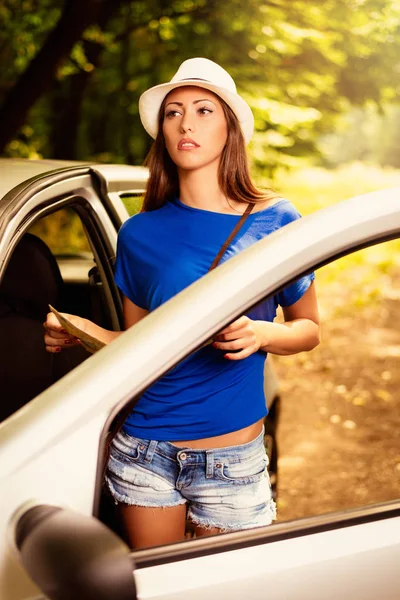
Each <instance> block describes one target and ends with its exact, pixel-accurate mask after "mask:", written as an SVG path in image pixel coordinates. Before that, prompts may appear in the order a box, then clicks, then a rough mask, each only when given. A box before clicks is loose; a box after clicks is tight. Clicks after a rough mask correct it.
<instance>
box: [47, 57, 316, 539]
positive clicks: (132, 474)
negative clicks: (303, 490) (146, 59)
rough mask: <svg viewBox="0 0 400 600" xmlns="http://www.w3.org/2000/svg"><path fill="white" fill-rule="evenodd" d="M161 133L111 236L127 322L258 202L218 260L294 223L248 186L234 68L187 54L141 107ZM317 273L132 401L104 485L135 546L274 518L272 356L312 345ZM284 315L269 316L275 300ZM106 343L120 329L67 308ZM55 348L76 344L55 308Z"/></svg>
mask: <svg viewBox="0 0 400 600" xmlns="http://www.w3.org/2000/svg"><path fill="white" fill-rule="evenodd" d="M139 110H140V116H141V119H142V123H143V125H144V127H145V129H146V131H147V132H148V133H149V134H150V135H151V136H152V137H154V138H155V142H154V144H153V148H152V151H151V153H150V158H149V167H150V179H149V184H148V188H147V191H146V195H145V199H144V206H143V211H142V212H141V213H140V214H139V215H136V216H134V217H131V218H130V219H129V220H128V221H127V222H125V223H124V225H123V226H122V228H121V231H120V234H119V238H118V249H117V261H116V272H115V279H116V283H117V285H118V286H119V288H120V289H121V291H122V293H123V299H124V318H125V326H126V328H128V327H131V326H132V325H134V324H135V323H137V322H138V321H139V320H140V319H142V318H143V317H144V316H145V315H146V314H147V313H148V312H149V311H152V310H154V309H155V308H156V307H157V306H159V305H160V304H162V303H163V302H165V301H166V300H168V299H169V298H171V297H172V296H174V295H175V294H176V293H178V292H179V291H181V290H182V289H183V288H185V287H187V286H188V285H189V284H191V283H192V282H194V281H195V280H197V279H198V278H199V277H201V276H203V275H204V274H206V273H207V271H208V270H209V269H210V266H211V264H212V263H213V260H214V258H215V256H216V255H217V254H218V251H219V250H220V248H221V246H223V243H224V241H225V240H226V238H227V237H228V236H229V234H230V233H231V231H232V229H233V228H234V226H235V225H236V224H237V222H238V220H239V219H240V217H241V215H242V214H243V213H244V212H245V210H246V208H247V207H248V206H249V205H250V206H249V209H248V210H250V208H251V209H252V211H251V214H250V215H249V216H248V217H247V220H246V221H245V223H244V225H243V226H242V228H241V229H240V231H239V233H238V234H237V235H236V236H235V238H234V240H233V242H232V243H231V244H230V245H229V247H228V249H227V251H226V252H225V253H224V255H223V257H222V259H221V260H222V261H223V260H226V259H229V258H230V257H231V256H232V255H234V254H236V253H237V252H239V251H240V250H241V249H243V248H245V247H247V246H249V245H251V244H252V243H254V242H255V241H257V240H258V239H261V238H262V237H264V236H265V235H268V234H269V233H271V232H272V231H274V230H276V229H279V228H280V227H282V226H283V225H285V224H286V223H289V222H290V221H293V220H295V219H297V218H299V216H300V215H299V213H298V212H297V211H296V209H295V208H294V207H293V205H292V204H291V203H290V202H288V201H287V200H284V199H282V198H279V197H278V196H276V195H275V194H273V193H272V192H268V193H265V192H260V191H258V190H257V189H256V188H255V187H254V185H253V184H252V182H251V180H250V177H249V173H248V168H247V161H246V153H245V142H248V141H249V140H250V138H251V136H252V133H253V115H252V113H251V110H250V108H249V106H248V105H247V104H246V102H245V101H244V100H243V99H242V98H241V97H240V96H239V95H238V94H237V93H236V87H235V84H234V82H233V80H232V78H231V77H230V75H229V74H228V73H227V72H226V71H225V70H224V69H222V68H221V67H220V66H219V65H217V64H215V63H213V62H211V61H209V60H207V59H204V58H194V59H190V60H187V61H185V62H184V63H183V64H182V65H181V66H180V68H179V70H178V72H177V73H176V74H175V76H174V77H173V79H172V80H171V82H170V83H167V84H161V85H159V86H155V87H154V88H151V89H150V90H148V91H147V92H145V93H144V94H143V95H142V97H141V98H140V102H139ZM313 279H314V276H313V274H312V275H309V276H306V277H303V278H302V279H300V280H298V281H297V282H295V283H294V284H293V285H291V286H289V287H287V288H286V289H285V290H283V291H282V292H281V293H280V294H278V295H277V296H276V297H275V298H273V299H271V300H269V301H266V302H264V303H262V304H261V305H259V306H258V307H257V308H256V309H254V310H252V311H251V312H249V313H248V314H247V315H245V316H242V317H240V318H239V319H237V320H236V321H235V322H233V323H232V324H230V325H229V326H228V327H226V328H225V329H224V330H223V331H221V332H219V334H218V335H216V336H215V337H214V340H213V343H212V344H211V345H208V346H206V347H204V348H202V349H200V350H199V351H197V352H195V353H193V354H192V355H191V356H189V357H188V358H187V359H185V360H184V361H183V362H182V363H180V364H179V365H177V366H176V367H175V368H174V369H173V370H172V371H170V372H169V373H167V374H166V375H165V376H164V377H163V378H162V379H161V380H160V381H158V382H157V383H155V384H154V385H152V386H151V387H150V389H148V390H147V391H146V392H145V393H144V394H143V396H142V397H141V398H140V400H139V402H138V404H137V406H136V407H135V408H134V409H133V411H132V413H131V414H130V415H129V417H128V419H127V420H126V421H125V423H124V425H123V426H122V428H121V430H120V432H119V433H118V434H117V435H116V437H115V439H114V440H113V443H112V444H111V455H110V460H109V464H108V469H107V473H106V481H107V484H108V487H109V489H110V492H111V494H112V495H113V497H114V499H115V501H116V503H117V504H118V505H119V507H120V513H121V517H122V520H123V523H124V526H125V529H126V531H127V535H128V537H129V540H130V543H131V544H132V546H133V547H135V548H138V547H146V546H153V545H158V544H162V543H167V542H173V541H178V540H181V539H183V538H184V535H185V522H186V518H189V519H190V520H191V521H192V523H193V526H194V529H195V532H196V535H197V536H201V535H205V534H210V533H217V532H221V531H233V530H238V529H245V528H250V527H256V526H261V525H267V524H269V523H271V521H272V520H273V519H274V518H275V505H274V502H273V500H272V498H271V488H270V485H269V479H268V472H267V462H268V459H267V456H266V453H265V449H264V445H263V418H264V416H265V413H266V408H265V399H264V393H263V367H264V361H265V357H266V353H267V352H272V353H274V354H281V355H286V354H294V353H297V352H302V351H305V350H311V349H312V348H314V347H315V346H316V345H317V344H318V343H319V317H318V309H317V301H316V294H315V289H314V283H313ZM278 304H280V305H281V306H282V307H283V313H284V317H285V322H284V323H281V324H278V323H274V322H273V320H274V318H275V313H276V307H277V305H278ZM72 320H73V322H74V323H75V324H76V325H77V326H78V327H81V328H83V329H85V330H86V331H87V332H89V333H91V334H92V335H94V336H96V337H98V338H100V339H102V340H103V341H104V342H106V343H109V342H111V341H112V340H113V339H114V338H115V337H116V336H118V335H120V332H112V331H107V330H104V329H102V328H100V327H98V326H97V325H95V324H94V323H92V322H90V321H87V320H85V319H81V318H79V317H72ZM45 327H46V330H47V331H46V335H45V343H46V347H47V350H48V351H49V352H58V351H60V350H61V349H62V348H64V347H68V346H71V345H74V344H75V343H77V341H76V340H75V339H74V338H72V337H70V336H68V335H67V334H66V333H65V332H63V331H62V330H61V326H60V324H59V323H58V321H57V320H56V319H55V317H54V315H52V314H49V316H48V319H47V322H46V324H45Z"/></svg>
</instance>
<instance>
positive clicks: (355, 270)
mask: <svg viewBox="0 0 400 600" xmlns="http://www.w3.org/2000/svg"><path fill="white" fill-rule="evenodd" d="M399 250H400V242H399V240H396V241H390V242H384V243H381V244H378V245H376V246H373V247H371V248H367V249H363V250H359V251H356V252H353V253H351V254H349V255H348V256H345V257H343V258H339V259H337V260H333V261H332V262H331V263H330V264H328V265H326V266H323V267H321V268H320V269H318V270H317V271H316V277H317V279H316V282H317V283H316V285H317V289H318V296H319V304H320V312H321V320H322V343H321V344H320V346H318V347H317V348H316V349H314V350H313V351H312V352H310V353H301V354H298V355H293V356H285V357H277V356H274V357H273V361H272V362H271V363H270V367H269V369H270V372H268V370H267V371H266V377H268V376H269V377H272V378H274V379H275V378H276V379H277V381H275V382H274V396H273V398H272V401H275V402H277V401H278V402H279V411H278V410H274V409H273V408H272V410H271V413H270V416H269V417H267V422H268V421H270V422H271V425H272V427H271V428H270V431H274V435H275V437H276V442H277V447H278V449H279V452H277V451H275V452H276V456H275V461H276V462H277V464H276V462H275V464H274V465H273V467H274V469H275V470H277V473H275V471H273V476H274V480H275V478H276V479H277V486H276V492H277V504H278V522H283V521H287V520H292V519H299V518H302V517H310V516H315V515H321V514H324V513H328V512H332V511H341V510H344V509H349V508H354V507H363V506H367V505H371V504H374V503H380V502H385V501H390V500H394V499H397V498H398V497H399V482H400V455H399V451H398V438H397V431H398V428H399V426H400V410H399V408H400V406H399V405H400V397H399V394H398V389H399V384H400V369H399V363H400V328H399V323H400V258H399V257H400V252H399ZM279 318H282V317H278V320H279ZM266 391H267V386H266ZM266 443H267V444H268V443H270V439H266ZM278 457H279V458H278ZM277 458H278V460H277ZM108 502H109V500H108ZM102 503H103V504H102V506H103V511H102V512H101V513H100V514H101V516H102V518H103V517H104V519H105V521H106V522H107V524H108V525H109V526H111V527H115V528H116V530H117V531H119V529H118V523H117V521H116V520H115V517H116V513H115V506H114V507H111V506H110V503H109V504H107V500H104V499H103V500H102ZM110 510H111V512H110ZM113 519H114V520H113ZM188 537H189V538H190V537H191V532H190V528H188Z"/></svg>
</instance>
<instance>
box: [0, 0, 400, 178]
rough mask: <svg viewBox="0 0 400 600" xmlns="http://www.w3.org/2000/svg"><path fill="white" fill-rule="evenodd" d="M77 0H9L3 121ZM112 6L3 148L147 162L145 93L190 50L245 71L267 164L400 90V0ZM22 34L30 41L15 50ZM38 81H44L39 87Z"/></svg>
mask: <svg viewBox="0 0 400 600" xmlns="http://www.w3.org/2000/svg"><path fill="white" fill-rule="evenodd" d="M70 2H71V3H74V0H70ZM70 2H67V1H66V2H65V3H64V4H63V5H61V3H60V1H59V0H53V1H51V0H43V1H42V2H40V1H39V0H36V2H35V1H34V0H20V1H19V2H18V1H17V0H5V6H6V9H7V7H8V10H9V13H8V15H6V13H5V12H4V10H3V12H1V9H0V16H1V15H2V16H3V17H4V15H5V16H6V18H5V19H4V18H3V21H4V24H5V27H4V29H5V31H6V35H7V36H8V40H9V44H8V46H7V44H6V45H2V44H0V60H1V62H3V59H4V57H5V56H7V57H8V66H7V81H8V82H9V84H8V86H7V89H3V90H2V95H3V107H2V109H1V111H2V112H1V113H0V114H1V115H2V121H3V122H5V121H9V120H10V119H9V116H8V115H10V111H11V109H12V103H11V102H10V98H12V97H14V98H16V97H17V96H19V95H20V92H18V86H21V85H22V84H21V83H20V82H21V80H23V78H24V76H25V77H26V75H25V73H27V72H29V69H30V68H32V66H31V65H32V64H33V63H34V61H35V60H39V59H38V58H37V57H39V56H40V55H41V52H42V51H43V48H44V47H45V46H46V43H47V44H49V41H48V40H49V39H51V36H52V34H54V31H55V30H56V28H57V26H58V25H59V23H60V21H61V15H62V14H64V12H65V10H66V6H67V4H70ZM87 2H95V0H87ZM23 4H25V5H26V4H29V5H30V6H31V9H32V17H33V16H35V17H36V22H37V25H36V29H34V30H32V29H29V27H28V26H27V23H28V22H29V23H30V21H29V19H28V21H26V20H25V21H24V19H22V21H19V20H18V21H17V20H16V19H15V18H14V17H12V16H11V12H10V11H11V8H10V7H11V5H13V6H15V5H19V6H22V5H23ZM79 4H80V5H81V6H82V5H84V4H85V2H80V3H79ZM106 4H108V2H103V3H102V5H103V6H104V5H106ZM45 7H46V8H45ZM62 7H64V12H62V10H61V9H62ZM113 7H114V9H113V10H110V11H109V12H107V11H105V12H104V11H100V12H99V11H97V12H96V15H95V16H93V17H91V23H90V26H85V27H82V28H81V32H80V34H79V36H78V37H77V38H76V40H75V44H74V45H73V47H72V49H71V50H68V51H65V52H64V55H63V57H61V54H62V53H60V55H59V61H58V62H57V66H56V67H55V68H54V66H53V67H52V69H48V70H47V76H46V86H47V87H46V86H45V85H44V82H43V80H41V83H40V86H38V85H36V84H35V86H34V87H35V90H36V96H35V100H33V96H32V95H30V101H29V102H28V99H25V100H24V106H25V109H24V110H25V113H24V116H23V118H22V117H21V114H22V113H21V111H20V110H18V111H16V112H17V113H18V114H19V115H20V116H19V120H18V123H17V121H16V120H15V119H14V121H13V123H14V124H13V125H12V126H11V125H10V126H9V127H8V139H11V138H13V141H12V142H11V143H10V144H9V145H8V146H7V147H6V146H5V136H4V135H3V144H1V143H0V151H1V148H3V151H6V153H8V154H13V155H21V154H25V155H30V154H32V153H35V152H36V153H39V154H43V155H46V156H57V157H60V158H85V159H97V160H104V161H121V162H122V161H123V162H125V161H128V162H141V161H142V160H143V157H144V156H145V154H146V152H147V150H148V147H149V143H150V140H149V138H148V136H147V135H146V134H145V133H144V132H143V129H142V127H141V125H140V121H139V117H138V113H137V103H138V98H139V96H140V94H141V93H142V92H143V91H144V90H145V89H146V88H147V87H149V86H150V85H153V84H155V83H158V82H160V81H162V80H167V79H169V78H170V77H171V76H172V74H173V73H174V72H175V70H176V68H177V67H178V65H179V64H180V62H182V60H184V59H186V58H190V57H192V56H207V57H209V58H211V59H212V60H216V61H217V62H219V63H220V64H222V65H223V66H224V67H225V68H227V70H228V71H229V72H230V73H231V74H232V75H233V77H234V78H235V80H236V81H237V83H238V88H239V91H240V93H242V95H243V96H244V97H245V98H246V99H247V100H248V101H249V103H250V104H251V106H252V108H253V109H254V113H255V117H256V135H255V136H254V140H253V142H252V144H251V154H252V157H253V161H254V164H255V166H256V167H258V168H259V169H264V170H265V165H269V166H270V167H271V168H272V167H273V166H274V165H276V164H278V163H279V164H289V165H290V164H291V163H292V161H293V160H295V159H296V158H297V157H299V156H304V155H310V154H311V153H316V152H317V145H316V140H317V139H318V137H319V136H320V135H321V133H326V132H327V131H329V130H330V129H332V127H333V123H334V118H335V116H336V115H338V114H340V113H341V112H342V111H344V110H348V108H349V106H350V105H351V104H355V105H363V104H365V103H366V102H367V101H372V102H374V103H375V104H377V105H379V104H380V103H383V102H390V101H391V100H393V98H396V97H397V96H398V95H399V92H400V90H399V87H400V84H399V78H398V76H397V69H398V52H399V44H400V6H399V3H398V2H397V0H324V1H321V0H318V1H317V0H272V1H269V0H248V1H247V2H246V3H243V1H242V0H225V1H224V2H217V0H174V1H173V2H169V3H167V2H166V1H164V0H151V1H149V2H144V1H139V0H130V1H129V0H126V1H116V2H115V3H113ZM46 36H47V42H46ZM17 39H24V40H30V46H31V50H30V55H29V56H25V57H23V59H21V58H19V61H18V60H17V58H18V53H19V52H20V50H19V48H20V46H19V44H18V43H17V41H16V40H17ZM52 39H54V37H53V38H52ZM28 45H29V44H28ZM6 46H7V47H6ZM62 59H63V60H64V62H61V61H62ZM52 64H53V65H54V64H55V63H54V61H53V63H52ZM24 68H25V69H26V70H25V71H24ZM13 86H14V87H13ZM39 88H40V89H39ZM19 89H21V87H20V88H19ZM40 90H47V91H45V93H43V95H42V96H41V97H40ZM38 98H39V101H36V100H37V99H38ZM29 107H31V110H30V112H29V113H28V112H27V111H28V109H29ZM22 122H24V126H23V128H22V129H20V125H21V123H22Z"/></svg>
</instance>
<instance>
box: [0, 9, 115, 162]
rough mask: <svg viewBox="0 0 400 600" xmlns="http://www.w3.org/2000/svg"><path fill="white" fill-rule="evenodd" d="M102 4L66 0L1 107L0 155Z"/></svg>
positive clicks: (96, 16) (95, 17)
mask: <svg viewBox="0 0 400 600" xmlns="http://www.w3.org/2000/svg"><path fill="white" fill-rule="evenodd" d="M108 1H111V2H112V1H113V0H108ZM103 3H104V2H103V0H66V1H65V6H64V11H63V13H62V15H61V17H60V20H59V21H58V23H57V25H56V27H55V28H54V29H53V30H52V31H51V33H50V35H49V36H48V38H47V40H46V41H45V43H44V45H43V46H42V48H41V49H40V50H39V52H38V53H37V55H36V56H35V58H34V59H33V60H32V61H31V63H30V64H29V66H28V68H27V69H26V71H25V72H24V73H23V74H22V75H21V77H20V78H19V79H18V81H17V82H16V84H15V85H14V87H13V88H12V89H11V90H10V92H9V93H8V94H7V96H6V98H5V101H4V103H3V105H2V106H1V107H0V123H1V127H0V154H1V153H2V152H4V149H5V147H6V145H7V144H8V142H9V141H10V140H11V139H12V138H13V137H14V135H15V134H16V133H17V132H18V131H19V129H20V128H21V127H22V125H23V124H24V122H25V121H26V117H27V114H28V112H29V110H30V109H31V108H32V106H33V105H34V104H35V102H36V100H37V99H38V98H39V97H40V96H41V95H42V94H43V92H44V91H45V90H47V88H48V87H49V85H50V84H51V82H52V80H53V78H54V75H55V73H56V71H57V68H58V67H59V65H60V63H61V62H62V61H63V60H64V59H65V58H66V57H67V56H68V55H69V53H70V51H71V49H72V48H73V46H74V44H75V43H76V42H77V41H78V40H79V39H80V38H81V36H82V33H83V32H84V31H85V29H86V28H87V27H88V26H89V25H91V24H92V23H93V22H95V21H96V20H97V18H98V14H99V11H100V10H101V8H102V4H103ZM115 3H116V4H118V1H117V0H115Z"/></svg>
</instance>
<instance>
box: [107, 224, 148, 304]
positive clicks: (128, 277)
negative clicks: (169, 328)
mask: <svg viewBox="0 0 400 600" xmlns="http://www.w3.org/2000/svg"><path fill="white" fill-rule="evenodd" d="M128 222H129V219H128V221H126V222H125V223H124V224H123V226H122V227H121V229H120V231H119V234H118V241H117V257H116V261H115V270H114V281H115V283H116V284H117V286H118V287H119V289H120V290H121V292H122V293H123V294H124V295H125V296H126V297H127V298H129V300H131V302H133V303H134V304H136V306H138V307H139V308H143V309H146V310H147V306H146V304H147V303H146V300H145V298H144V297H143V294H142V293H140V291H139V290H140V285H139V284H138V283H139V280H140V267H139V261H138V260H137V259H135V256H134V252H133V248H134V247H135V246H134V244H132V243H130V238H131V236H130V232H129V230H128V227H127V224H128Z"/></svg>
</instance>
